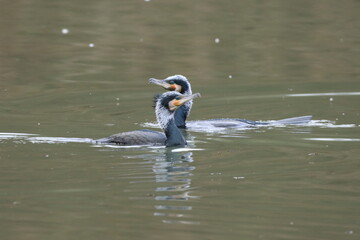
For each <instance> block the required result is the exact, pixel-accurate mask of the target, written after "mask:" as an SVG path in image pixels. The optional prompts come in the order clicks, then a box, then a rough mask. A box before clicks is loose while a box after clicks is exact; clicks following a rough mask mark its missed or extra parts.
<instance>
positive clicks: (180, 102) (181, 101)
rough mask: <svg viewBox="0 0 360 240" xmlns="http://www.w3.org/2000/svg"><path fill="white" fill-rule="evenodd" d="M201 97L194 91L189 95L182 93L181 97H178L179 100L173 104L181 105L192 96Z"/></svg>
mask: <svg viewBox="0 0 360 240" xmlns="http://www.w3.org/2000/svg"><path fill="white" fill-rule="evenodd" d="M199 97H201V94H200V93H194V94H191V95H183V97H182V98H180V99H179V100H177V101H176V103H175V105H176V106H181V105H184V104H185V103H186V102H188V101H190V100H192V99H194V98H199Z"/></svg>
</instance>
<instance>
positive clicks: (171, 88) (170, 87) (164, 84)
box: [148, 78, 176, 91]
mask: <svg viewBox="0 0 360 240" xmlns="http://www.w3.org/2000/svg"><path fill="white" fill-rule="evenodd" d="M148 81H149V83H153V84H155V85H159V86H161V87H163V88H165V89H166V90H169V91H174V90H175V89H176V87H175V86H173V85H171V84H169V83H167V82H165V81H164V80H159V79H156V78H150V79H149V80H148Z"/></svg>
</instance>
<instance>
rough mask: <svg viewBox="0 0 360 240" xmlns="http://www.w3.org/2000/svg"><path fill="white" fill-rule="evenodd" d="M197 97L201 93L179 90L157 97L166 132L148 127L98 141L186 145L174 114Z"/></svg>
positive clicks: (157, 113) (159, 116)
mask: <svg viewBox="0 0 360 240" xmlns="http://www.w3.org/2000/svg"><path fill="white" fill-rule="evenodd" d="M197 97H200V94H199V93H196V94H192V95H183V94H181V93H178V92H166V93H163V94H161V95H160V96H159V97H158V98H157V100H156V106H155V114H156V119H157V121H158V123H159V125H160V127H161V128H162V130H163V131H164V133H162V132H157V131H152V130H147V129H143V130H135V131H129V132H122V133H118V134H114V135H111V136H110V137H106V138H101V139H98V140H96V142H97V143H103V144H118V145H165V146H167V147H172V146H185V145H186V141H185V139H184V137H183V135H182V134H181V132H180V131H179V129H178V128H177V127H176V124H175V120H174V114H175V110H176V109H177V108H179V107H180V106H182V105H184V104H186V103H187V102H188V101H191V100H192V99H194V98H197Z"/></svg>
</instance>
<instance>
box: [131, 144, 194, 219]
mask: <svg viewBox="0 0 360 240" xmlns="http://www.w3.org/2000/svg"><path fill="white" fill-rule="evenodd" d="M184 150H186V148H184ZM156 151H157V152H156V153H154V154H144V155H137V156H128V157H129V158H143V159H145V160H147V161H149V162H152V163H153V165H152V172H153V173H154V174H155V176H154V177H155V182H156V187H155V189H154V193H153V194H151V195H152V196H153V199H154V200H156V201H159V203H158V204H156V205H155V206H154V208H155V210H156V211H155V212H154V214H153V215H154V216H157V217H162V222H164V223H173V224H199V222H197V221H193V218H194V217H193V216H192V215H191V214H190V212H189V211H192V209H193V207H192V206H191V204H190V203H191V200H192V199H197V198H199V197H198V196H195V195H193V191H192V189H193V187H192V186H191V177H192V175H193V174H192V171H193V170H194V169H195V167H194V166H192V165H191V164H192V162H193V153H192V152H190V151H187V152H174V151H173V150H171V149H156Z"/></svg>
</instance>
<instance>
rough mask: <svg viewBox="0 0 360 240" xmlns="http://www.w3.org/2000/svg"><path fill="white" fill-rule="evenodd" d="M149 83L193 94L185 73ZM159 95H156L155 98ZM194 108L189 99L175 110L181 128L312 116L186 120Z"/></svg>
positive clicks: (258, 123)
mask: <svg viewBox="0 0 360 240" xmlns="http://www.w3.org/2000/svg"><path fill="white" fill-rule="evenodd" d="M148 81H149V83H152V84H156V85H158V86H161V87H163V88H165V89H166V90H168V91H175V92H179V93H182V94H192V91H191V84H190V82H189V81H188V79H187V78H186V77H185V76H183V75H173V76H169V77H167V78H165V79H156V78H150V79H149V80H148ZM157 96H158V95H155V100H156V98H157ZM191 108H192V101H191V100H190V101H188V102H187V103H186V104H184V105H183V106H181V107H179V109H178V110H176V112H175V116H174V117H175V122H176V125H177V126H178V127H179V128H186V127H190V128H204V127H205V128H206V126H208V127H215V128H237V127H251V126H264V125H294V124H305V123H308V122H309V121H310V120H311V118H312V116H301V117H293V118H286V119H281V120H276V121H251V120H246V119H239V118H219V119H209V120H196V121H188V122H186V119H187V117H188V116H189V115H190V110H191Z"/></svg>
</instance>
